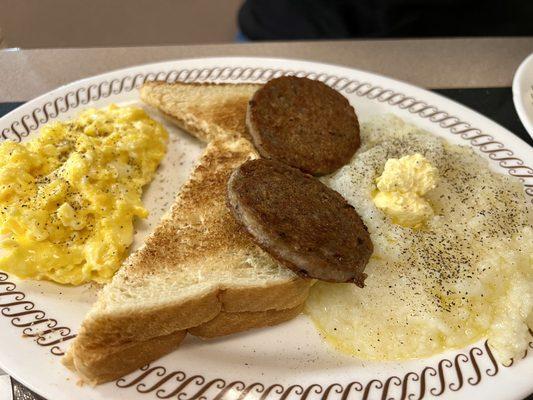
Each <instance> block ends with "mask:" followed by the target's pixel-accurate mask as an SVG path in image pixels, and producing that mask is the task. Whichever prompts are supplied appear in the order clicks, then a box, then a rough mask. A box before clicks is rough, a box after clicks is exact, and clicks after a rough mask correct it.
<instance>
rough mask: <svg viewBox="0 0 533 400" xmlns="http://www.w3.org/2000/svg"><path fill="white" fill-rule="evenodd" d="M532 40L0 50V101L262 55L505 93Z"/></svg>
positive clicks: (532, 45)
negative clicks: (99, 77) (98, 78)
mask: <svg viewBox="0 0 533 400" xmlns="http://www.w3.org/2000/svg"><path fill="white" fill-rule="evenodd" d="M532 52H533V37H514V38H469V39H461V38H459V39H418V40H411V39H409V40H343V41H318V42H317V41H308V42H274V43H265V42H254V43H243V44H224V45H203V46H164V47H122V48H90V49H89V48H85V49H39V50H22V51H6V50H4V51H0V71H1V72H2V73H1V74H0V102H5V101H26V100H29V99H32V98H33V97H36V96H37V95H39V94H42V93H45V92H47V91H49V90H52V89H54V88H56V87H58V86H60V85H62V84H65V83H68V82H71V81H74V80H76V79H80V78H84V77H87V76H91V75H95V74H98V73H102V72H106V71H110V70H113V69H117V68H122V67H126V66H132V65H136V64H143V63H150V62H156V61H164V60H170V59H179V58H195V57H214V56H266V57H285V58H295V59H305V60H311V61H320V62H327V63H332V64H340V65H345V66H348V67H354V68H360V69H363V70H368V71H372V72H375V73H379V74H383V75H387V76H390V77H392V78H396V79H400V80H403V81H407V82H410V83H413V84H415V85H418V86H422V87H425V88H471V87H509V86H510V85H511V82H512V78H513V75H514V72H515V70H516V68H517V67H518V65H519V64H520V62H521V61H522V60H523V59H524V58H525V57H526V56H527V55H528V54H530V53H532Z"/></svg>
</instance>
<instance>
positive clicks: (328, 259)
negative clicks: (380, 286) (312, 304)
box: [228, 159, 373, 287]
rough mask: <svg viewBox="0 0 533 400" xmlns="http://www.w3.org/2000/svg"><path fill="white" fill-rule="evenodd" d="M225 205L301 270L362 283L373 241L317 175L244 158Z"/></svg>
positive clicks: (279, 258)
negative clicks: (245, 160) (244, 160)
mask: <svg viewBox="0 0 533 400" xmlns="http://www.w3.org/2000/svg"><path fill="white" fill-rule="evenodd" d="M228 206H229V208H230V210H231V211H232V212H233V215H234V216H235V217H236V219H237V220H238V221H239V222H240V223H241V224H242V225H243V226H244V227H245V229H246V230H247V231H248V232H249V233H250V234H251V236H252V238H253V240H254V241H255V242H256V243H257V244H258V245H259V246H260V247H261V248H262V249H263V250H265V251H267V252H268V253H269V254H270V255H271V256H272V257H273V258H274V259H276V260H277V261H278V262H279V263H281V264H282V265H285V266H287V267H288V268H290V269H292V270H294V271H296V272H297V273H299V274H300V275H302V276H307V277H311V278H316V279H321V280H324V281H330V282H355V283H356V284H357V285H358V286H361V287H363V283H364V279H365V277H366V275H365V274H364V273H363V271H364V269H365V266H366V264H367V262H368V259H369V258H370V255H371V254H372V251H373V246H372V241H371V240H370V236H369V234H368V231H367V229H366V226H365V225H364V223H363V221H361V218H360V217H359V215H358V214H357V212H356V211H355V210H354V208H353V207H352V206H351V205H350V204H348V203H347V202H346V200H344V198H343V197H342V196H341V195H340V194H339V193H337V192H335V191H334V190H332V189H330V188H328V187H327V186H326V185H324V184H323V183H322V182H320V181H319V180H318V179H317V178H315V177H313V176H311V175H308V174H304V173H303V172H301V171H300V170H298V169H296V168H292V167H290V166H288V165H286V164H283V163H281V162H279V161H274V160H267V159H258V160H252V161H247V162H246V163H244V164H243V165H241V166H240V167H239V168H237V169H236V170H235V171H233V173H232V174H231V176H230V178H229V181H228Z"/></svg>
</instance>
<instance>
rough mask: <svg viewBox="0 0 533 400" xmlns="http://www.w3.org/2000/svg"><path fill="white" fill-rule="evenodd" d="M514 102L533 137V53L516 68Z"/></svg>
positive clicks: (521, 119)
mask: <svg viewBox="0 0 533 400" xmlns="http://www.w3.org/2000/svg"><path fill="white" fill-rule="evenodd" d="M513 102H514V106H515V108H516V112H517V113H518V116H519V117H520V121H522V124H523V125H524V127H525V128H526V130H527V131H528V132H529V135H530V136H531V137H532V138H533V53H531V54H530V55H529V57H527V58H526V59H525V60H524V61H522V64H520V66H519V67H518V69H517V70H516V73H515V75H514V78H513Z"/></svg>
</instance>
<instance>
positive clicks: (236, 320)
mask: <svg viewBox="0 0 533 400" xmlns="http://www.w3.org/2000/svg"><path fill="white" fill-rule="evenodd" d="M303 308H304V303H301V304H299V305H297V306H295V307H292V308H286V309H283V310H266V311H254V312H249V311H244V312H234V313H232V312H221V313H219V314H218V315H217V316H216V317H215V318H213V319H212V320H211V321H208V322H205V323H203V324H202V325H199V326H197V327H194V328H191V329H189V333H191V334H192V335H194V336H198V337H201V338H204V339H209V338H215V337H218V336H225V335H231V334H233V333H237V332H242V331H246V330H249V329H255V328H263V327H266V326H272V325H277V324H280V323H282V322H285V321H288V320H290V319H293V318H294V317H296V316H297V315H298V314H300V313H301V312H302V310H303Z"/></svg>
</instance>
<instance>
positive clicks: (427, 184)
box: [374, 153, 438, 228]
mask: <svg viewBox="0 0 533 400" xmlns="http://www.w3.org/2000/svg"><path fill="white" fill-rule="evenodd" d="M437 180H438V171H437V169H436V168H435V167H434V166H433V165H431V163H430V162H429V161H428V160H427V159H426V158H425V157H424V156H423V155H422V154H420V153H416V154H413V155H409V156H404V157H402V158H400V159H396V158H390V159H389V160H387V162H386V163H385V168H384V170H383V173H382V174H381V176H380V177H379V178H377V180H376V186H377V191H376V192H375V193H374V204H375V205H376V207H377V208H379V209H380V210H381V211H383V212H384V213H385V214H387V215H388V216H389V217H390V218H391V219H392V222H394V223H395V224H398V225H402V226H405V227H411V228H418V227H420V226H421V225H422V224H423V223H424V222H425V221H426V220H427V219H428V218H430V217H431V216H432V215H433V209H432V208H431V205H430V204H429V202H428V201H427V200H426V199H425V198H424V197H423V196H424V195H425V194H426V193H427V192H429V191H430V190H432V189H434V188H435V186H437Z"/></svg>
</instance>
